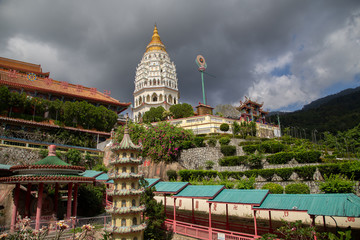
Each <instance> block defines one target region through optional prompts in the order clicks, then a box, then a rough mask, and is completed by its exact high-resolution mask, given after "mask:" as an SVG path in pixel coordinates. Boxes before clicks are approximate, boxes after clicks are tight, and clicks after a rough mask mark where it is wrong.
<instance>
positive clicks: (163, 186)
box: [155, 182, 189, 194]
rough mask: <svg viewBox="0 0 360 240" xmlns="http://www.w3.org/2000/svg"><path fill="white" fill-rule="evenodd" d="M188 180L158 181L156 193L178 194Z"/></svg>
mask: <svg viewBox="0 0 360 240" xmlns="http://www.w3.org/2000/svg"><path fill="white" fill-rule="evenodd" d="M187 185H189V183H188V182H158V183H156V184H155V189H156V191H155V192H156V193H165V194H166V193H167V194H177V193H178V192H180V191H181V190H182V189H184V188H185V187H186V186H187Z"/></svg>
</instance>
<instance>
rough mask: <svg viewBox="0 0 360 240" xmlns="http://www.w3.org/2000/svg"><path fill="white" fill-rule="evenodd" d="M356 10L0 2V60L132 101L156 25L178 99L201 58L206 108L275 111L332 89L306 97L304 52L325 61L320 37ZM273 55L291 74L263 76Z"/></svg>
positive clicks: (351, 4) (195, 94)
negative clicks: (259, 102)
mask: <svg viewBox="0 0 360 240" xmlns="http://www.w3.org/2000/svg"><path fill="white" fill-rule="evenodd" d="M356 11H359V4H358V3H357V1H316V2H314V1H253V0H252V1H205V0H204V1H56V2H55V1H51V2H50V1H2V2H0V29H1V35H0V56H3V57H8V58H14V59H17V60H22V61H29V62H33V63H38V64H41V65H42V67H43V70H44V71H50V72H51V76H52V77H53V78H54V79H57V80H62V81H69V82H72V83H76V84H82V85H85V86H89V87H97V88H98V89H99V90H103V89H108V90H111V93H112V97H114V98H117V99H119V100H120V101H122V102H132V101H133V97H132V93H133V90H134V77H135V70H136V66H137V65H138V63H139V62H140V60H141V57H142V55H143V54H144V51H145V47H146V45H147V44H148V43H149V41H150V39H151V35H152V30H153V25H154V23H155V22H156V23H157V25H158V29H159V34H160V36H161V39H162V41H163V43H164V44H165V46H166V47H167V51H168V53H169V55H170V58H171V60H172V61H174V62H175V65H176V67H177V74H178V79H179V89H180V95H181V99H180V101H182V102H188V103H190V104H192V105H195V104H197V103H198V102H199V101H201V99H202V96H201V81H200V74H199V72H198V71H197V68H196V65H195V62H194V60H195V57H196V55H198V54H202V55H203V56H204V57H205V59H206V60H207V63H208V69H207V72H209V73H210V74H212V75H215V76H216V78H213V77H210V76H207V75H205V79H206V83H205V85H206V92H207V99H208V103H209V104H211V105H212V106H216V105H217V104H226V103H235V102H238V101H239V100H240V99H241V98H243V96H244V95H245V94H250V95H251V94H252V95H253V96H254V97H259V96H260V97H259V98H261V99H265V100H266V101H268V102H266V104H265V105H268V106H269V107H270V108H273V109H275V108H279V107H280V108H281V107H286V106H288V105H290V104H294V101H297V102H300V103H304V102H306V101H307V100H308V99H309V98H316V97H319V96H320V94H321V92H322V91H323V89H322V88H326V87H329V84H332V83H333V82H332V83H329V84H328V85H326V84H325V83H324V84H320V83H319V84H318V85H319V86H318V88H319V89H317V91H314V90H313V89H311V87H307V88H306V87H303V86H312V81H313V80H311V79H306V78H307V75H305V76H300V75H301V74H300V72H304V71H305V70H306V69H307V68H306V69H305V70H304V67H303V63H306V62H311V61H310V60H311V59H312V58H315V57H314V56H316V58H315V59H319V60H320V61H322V62H326V61H325V60H324V59H327V56H326V55H321V54H319V52H321V51H322V49H324V39H325V38H326V36H328V35H330V34H332V33H333V32H336V31H338V30H339V29H343V28H345V27H346V25H345V23H346V21H347V20H348V19H349V18H351V16H352V14H353V15H354V14H355V13H356ZM355 26H356V25H355ZM353 35H354V34H353ZM353 35H351V36H353ZM354 36H355V37H356V36H357V35H356V34H355V35H354ZM355 46H356V45H355ZM299 49H302V50H301V52H299ZM283 56H287V57H283ZM279 59H285V60H284V61H285V63H287V64H289V65H291V70H292V72H294V74H295V73H296V74H297V75H293V76H290V77H288V79H285V78H276V79H270V78H271V75H269V74H268V72H270V70H271V69H270V70H269V69H268V67H269V65H271V64H275V63H272V60H274V61H275V62H276V63H278V64H280V65H281V64H285V63H283V62H282V61H280V60H279ZM286 61H287V62H286ZM289 61H290V62H289ZM275 65H276V64H275ZM275 65H274V67H281V66H280V65H279V66H275ZM309 65H311V64H309ZM271 66H272V65H271ZM324 66H328V65H326V64H325V65H324ZM324 66H321V68H325V67H324ZM264 69H265V70H264ZM319 69H320V68H319ZM312 70H313V69H310V70H309V71H312ZM345 75H346V74H345ZM349 76H351V74H350V75H349ZM349 76H346V77H347V78H349ZM267 79H269V82H268V81H267ZM271 80H272V81H273V83H278V84H279V85H280V86H287V85H286V84H285V85H284V81H285V83H286V81H289V80H291V81H294V82H296V83H297V84H298V85H299V86H300V87H299V88H304V89H302V90H301V93H300V94H292V93H291V91H289V92H288V94H286V93H284V96H288V97H287V98H286V97H284V98H282V99H281V100H278V99H277V98H276V96H277V95H279V92H278V91H276V88H274V89H269V90H267V88H269V87H276V86H275V84H272V82H271ZM302 81H303V82H302ZM324 81H325V80H324ZM320 82H321V81H320ZM294 86H296V84H294ZM279 89H280V90H281V88H279ZM281 91H282V90H281ZM294 95H296V96H297V98H293V97H292V96H294ZM275 101H283V102H281V104H279V103H276V104H275Z"/></svg>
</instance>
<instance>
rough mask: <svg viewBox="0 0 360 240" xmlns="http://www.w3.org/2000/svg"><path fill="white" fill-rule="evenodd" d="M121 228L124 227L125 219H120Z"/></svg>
mask: <svg viewBox="0 0 360 240" xmlns="http://www.w3.org/2000/svg"><path fill="white" fill-rule="evenodd" d="M121 226H122V227H126V219H125V218H123V219H121Z"/></svg>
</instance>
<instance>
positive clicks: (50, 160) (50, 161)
mask: <svg viewBox="0 0 360 240" xmlns="http://www.w3.org/2000/svg"><path fill="white" fill-rule="evenodd" d="M33 165H61V166H71V165H70V164H68V163H66V162H64V161H63V160H61V159H60V158H58V157H57V156H47V157H46V158H44V159H41V160H40V161H37V162H36V163H34V164H33Z"/></svg>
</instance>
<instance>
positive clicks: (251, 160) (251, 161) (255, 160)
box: [247, 154, 262, 168]
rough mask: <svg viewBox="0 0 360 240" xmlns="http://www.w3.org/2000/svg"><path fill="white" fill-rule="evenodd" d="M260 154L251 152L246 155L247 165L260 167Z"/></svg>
mask: <svg viewBox="0 0 360 240" xmlns="http://www.w3.org/2000/svg"><path fill="white" fill-rule="evenodd" d="M261 159H262V156H261V155H260V154H251V155H249V156H248V159H247V160H248V165H249V166H250V168H261V167H262V162H261Z"/></svg>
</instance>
